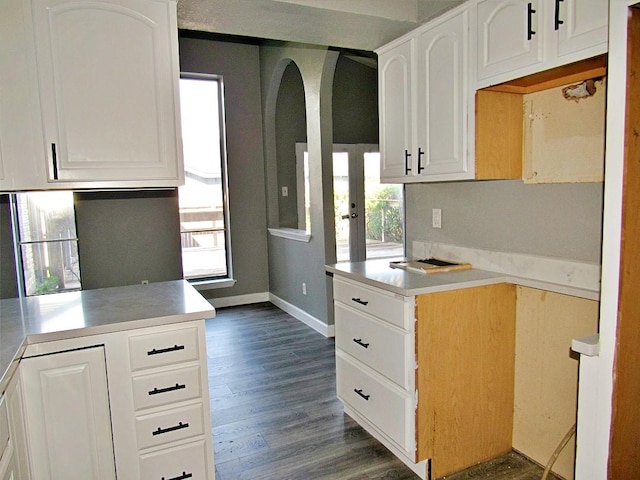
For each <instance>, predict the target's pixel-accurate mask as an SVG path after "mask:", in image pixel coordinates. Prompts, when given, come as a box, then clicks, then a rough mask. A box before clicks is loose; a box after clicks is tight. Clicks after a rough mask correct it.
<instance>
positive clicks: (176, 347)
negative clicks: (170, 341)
mask: <svg viewBox="0 0 640 480" xmlns="http://www.w3.org/2000/svg"><path fill="white" fill-rule="evenodd" d="M177 350H184V345H174V346H173V347H167V348H158V349H156V348H154V349H153V350H149V351H148V352H147V355H149V356H151V355H159V354H161V353H169V352H175V351H177Z"/></svg>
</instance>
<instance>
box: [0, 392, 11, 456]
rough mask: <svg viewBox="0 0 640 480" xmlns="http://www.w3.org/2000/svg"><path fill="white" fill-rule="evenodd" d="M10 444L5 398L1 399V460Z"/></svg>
mask: <svg viewBox="0 0 640 480" xmlns="http://www.w3.org/2000/svg"><path fill="white" fill-rule="evenodd" d="M8 444H9V415H8V413H7V402H6V398H5V397H0V460H1V459H2V457H3V454H4V452H5V449H7V445H8Z"/></svg>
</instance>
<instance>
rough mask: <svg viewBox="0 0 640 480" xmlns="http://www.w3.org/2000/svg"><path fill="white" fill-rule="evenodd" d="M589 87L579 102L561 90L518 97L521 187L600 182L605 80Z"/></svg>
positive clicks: (601, 176) (557, 88) (601, 178)
mask: <svg viewBox="0 0 640 480" xmlns="http://www.w3.org/2000/svg"><path fill="white" fill-rule="evenodd" d="M595 85H596V92H595V94H594V95H593V96H590V97H587V98H582V99H580V100H579V101H575V100H568V99H566V98H565V97H564V95H563V88H564V87H556V88H553V89H549V90H544V91H540V92H536V93H531V94H528V95H524V96H523V102H524V119H523V121H524V148H523V179H524V181H525V183H572V182H601V181H603V176H604V124H605V100H606V80H602V81H599V82H596V84H595Z"/></svg>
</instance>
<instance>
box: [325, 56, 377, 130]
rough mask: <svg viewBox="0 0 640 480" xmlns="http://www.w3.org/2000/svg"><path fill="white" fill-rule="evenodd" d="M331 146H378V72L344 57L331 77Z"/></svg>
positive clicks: (340, 59) (341, 57) (340, 58)
mask: <svg viewBox="0 0 640 480" xmlns="http://www.w3.org/2000/svg"><path fill="white" fill-rule="evenodd" d="M333 142H334V143H378V70H377V69H376V68H372V67H368V66H366V65H363V64H362V63H359V62H357V61H355V60H352V59H350V58H349V57H347V56H344V55H340V57H338V64H337V65H336V72H335V74H334V77H333Z"/></svg>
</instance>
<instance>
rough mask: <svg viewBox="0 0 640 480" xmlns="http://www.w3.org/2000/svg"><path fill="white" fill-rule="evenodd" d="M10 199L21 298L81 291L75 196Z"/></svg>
mask: <svg viewBox="0 0 640 480" xmlns="http://www.w3.org/2000/svg"><path fill="white" fill-rule="evenodd" d="M10 199H11V210H12V218H13V231H14V245H15V247H16V259H17V273H18V277H19V283H20V285H21V288H22V294H23V295H26V296H32V295H42V294H45V293H57V292H65V291H70V290H80V288H81V282H80V264H79V261H78V238H77V234H76V221H75V211H74V208H73V192H69V191H59V192H58V191H56V192H30V193H15V194H11V195H10Z"/></svg>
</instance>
